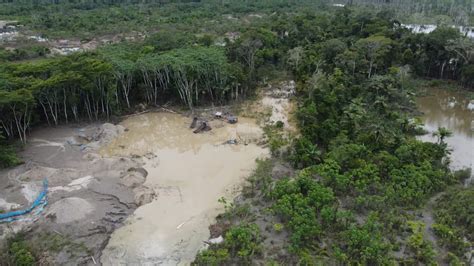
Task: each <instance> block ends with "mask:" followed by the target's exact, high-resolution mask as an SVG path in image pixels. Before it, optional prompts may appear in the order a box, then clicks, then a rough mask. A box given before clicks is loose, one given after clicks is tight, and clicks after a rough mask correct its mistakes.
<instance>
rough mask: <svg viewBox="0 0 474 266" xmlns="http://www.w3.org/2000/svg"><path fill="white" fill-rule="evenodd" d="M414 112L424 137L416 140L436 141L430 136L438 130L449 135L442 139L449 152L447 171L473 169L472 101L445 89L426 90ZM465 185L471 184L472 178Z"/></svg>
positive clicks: (473, 129)
mask: <svg viewBox="0 0 474 266" xmlns="http://www.w3.org/2000/svg"><path fill="white" fill-rule="evenodd" d="M417 105H418V109H419V110H420V111H421V112H423V115H422V117H421V118H422V121H423V123H424V124H425V129H426V130H427V131H428V134H426V135H423V136H421V137H420V139H422V140H424V141H432V142H433V141H436V137H434V136H433V135H432V133H433V132H435V131H436V130H437V129H438V128H439V127H445V128H447V129H449V130H450V131H451V132H452V133H453V134H452V136H451V137H448V138H447V139H446V142H447V144H448V147H449V148H450V149H451V160H452V162H451V167H452V168H453V169H454V170H457V169H462V168H467V167H470V168H471V169H472V168H473V165H474V138H473V133H474V101H473V100H470V99H469V97H468V95H467V93H465V92H460V91H453V90H447V89H438V88H430V89H429V90H428V91H427V95H426V96H423V97H419V98H418V99H417ZM466 182H472V175H471V178H470V179H469V180H466Z"/></svg>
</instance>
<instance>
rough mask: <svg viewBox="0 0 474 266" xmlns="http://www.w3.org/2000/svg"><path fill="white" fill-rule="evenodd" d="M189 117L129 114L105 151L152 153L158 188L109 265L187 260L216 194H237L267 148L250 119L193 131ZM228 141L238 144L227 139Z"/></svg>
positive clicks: (110, 251)
mask: <svg viewBox="0 0 474 266" xmlns="http://www.w3.org/2000/svg"><path fill="white" fill-rule="evenodd" d="M190 121H191V120H190V119H189V118H186V117H184V116H181V115H177V114H170V113H148V114H143V115H139V116H134V117H130V118H128V119H127V120H125V121H124V122H123V123H122V124H123V125H124V126H125V127H126V128H127V129H128V131H127V132H125V133H124V134H123V135H121V136H120V137H118V138H117V139H116V140H115V141H114V142H112V144H111V145H110V146H108V147H107V148H105V149H104V150H103V154H105V155H108V156H114V155H129V156H130V155H134V154H135V155H144V156H146V157H148V160H147V162H146V164H145V166H144V167H145V169H146V170H147V171H148V173H149V174H148V177H147V180H146V183H145V185H146V186H148V187H151V188H153V189H154V190H155V192H156V193H157V197H156V199H155V200H154V201H153V202H151V203H150V204H147V205H144V206H142V207H140V208H138V209H137V210H136V211H135V213H134V215H133V216H132V217H130V218H129V219H127V221H126V223H125V225H124V226H123V227H122V228H120V229H118V230H117V231H115V232H114V233H113V235H112V237H111V239H110V241H109V244H108V245H107V247H106V249H105V250H104V252H103V255H102V257H101V262H102V263H103V264H104V265H130V264H135V265H138V264H140V265H156V264H162V265H178V264H189V263H190V262H191V261H193V260H194V257H195V255H196V253H197V252H198V251H199V250H200V249H201V248H202V247H203V246H204V243H203V241H205V240H208V239H209V230H208V226H209V225H210V224H212V223H213V222H214V217H215V216H216V215H217V214H218V213H220V212H221V211H222V206H221V204H220V203H218V199H219V198H220V197H222V196H224V197H227V198H229V197H232V196H234V195H235V194H236V192H237V190H238V189H239V187H240V185H241V183H242V181H243V179H244V178H245V177H246V176H247V175H248V174H249V173H250V171H251V170H252V169H253V168H254V167H255V159H256V158H259V157H264V156H266V155H267V154H268V152H267V150H266V149H264V148H262V147H259V146H257V145H256V144H255V143H256V142H257V141H258V140H259V139H260V138H261V135H262V131H261V129H260V128H259V127H258V126H257V124H256V123H255V121H254V120H252V119H244V118H239V122H238V123H237V124H235V125H230V124H227V123H224V122H222V121H219V120H214V121H211V122H210V124H211V127H212V128H213V130H212V131H209V132H205V133H202V134H193V133H192V130H190V129H189V123H190ZM230 139H237V140H238V141H239V144H237V145H230V144H223V143H224V142H226V141H227V140H230ZM244 143H246V144H244Z"/></svg>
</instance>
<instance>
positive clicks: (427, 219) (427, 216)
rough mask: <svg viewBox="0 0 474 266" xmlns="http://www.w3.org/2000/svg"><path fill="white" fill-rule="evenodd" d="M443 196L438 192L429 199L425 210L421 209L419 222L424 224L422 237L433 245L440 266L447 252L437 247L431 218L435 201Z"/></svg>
mask: <svg viewBox="0 0 474 266" xmlns="http://www.w3.org/2000/svg"><path fill="white" fill-rule="evenodd" d="M443 194H444V192H440V193H438V194H436V195H434V196H433V197H431V199H430V200H429V201H428V202H427V203H426V205H425V208H423V210H422V217H421V221H423V223H424V224H425V232H424V236H425V238H426V239H428V240H429V241H430V242H431V243H432V244H433V248H434V250H435V251H436V253H437V256H436V261H437V262H438V263H441V264H442V263H443V258H444V257H445V255H446V254H447V251H446V250H445V249H444V248H442V247H441V246H440V245H438V239H437V237H436V235H435V233H434V230H433V225H434V224H435V219H434V216H433V207H434V204H435V203H436V200H437V199H439V197H441V196H442V195H443Z"/></svg>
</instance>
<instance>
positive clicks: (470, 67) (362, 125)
mask: <svg viewBox="0 0 474 266" xmlns="http://www.w3.org/2000/svg"><path fill="white" fill-rule="evenodd" d="M4 2H7V3H6V4H3V5H1V4H0V7H1V8H0V17H2V16H5V17H6V18H8V19H18V20H20V21H21V23H23V24H24V25H25V26H26V27H29V29H32V30H36V31H38V32H43V33H44V34H45V35H46V36H48V37H54V36H72V35H75V34H78V36H80V38H90V37H91V36H94V35H96V34H105V33H111V32H116V31H122V30H143V31H147V32H148V34H147V37H146V38H145V39H144V40H143V41H134V42H121V43H118V44H111V45H106V46H102V47H100V48H99V49H97V50H95V51H90V52H84V53H75V54H72V55H69V56H56V57H45V56H44V55H38V57H37V58H36V59H35V60H24V59H27V58H17V57H11V55H9V54H8V53H9V52H7V51H4V54H6V56H4V57H1V56H0V60H1V61H0V130H1V131H2V134H1V138H2V139H1V140H0V142H1V143H2V144H1V145H3V146H1V147H0V148H1V152H0V165H1V166H10V165H15V164H17V163H19V160H18V158H17V157H16V156H15V155H14V148H13V147H12V146H11V144H12V143H17V142H18V141H19V142H21V143H23V144H24V143H26V141H27V138H28V133H29V131H30V129H31V128H32V127H34V126H35V125H38V124H49V125H52V126H54V125H58V124H63V123H70V122H77V121H84V120H86V121H96V120H107V119H111V118H112V117H114V116H120V115H121V114H125V113H128V112H132V111H134V110H135V108H136V106H137V105H139V104H145V105H146V106H149V107H152V106H159V105H162V104H165V103H169V102H171V103H173V104H175V105H179V106H183V107H185V108H189V109H191V110H193V109H194V108H195V107H196V106H203V105H208V104H211V103H213V104H226V103H229V102H235V101H240V100H243V99H245V98H248V97H249V96H252V95H253V94H254V93H255V91H256V89H257V88H258V86H259V85H260V84H262V82H263V81H264V80H272V79H277V78H278V77H281V76H291V77H292V78H293V79H295V81H296V83H297V97H296V98H297V111H296V119H297V123H298V128H299V132H300V135H299V136H298V137H295V138H294V139H292V140H290V142H291V145H290V148H289V152H288V154H287V155H286V156H284V157H283V158H281V159H282V160H286V161H288V162H291V164H292V165H293V167H294V168H295V169H299V170H300V171H298V174H297V175H296V176H294V177H291V178H290V177H288V178H284V179H281V180H273V179H272V178H271V176H269V174H268V171H266V168H268V167H269V166H268V164H269V163H271V162H261V163H260V167H259V170H257V172H256V174H255V176H254V177H253V179H252V180H253V183H252V188H251V190H250V192H248V193H247V194H246V197H247V198H248V199H249V201H250V202H252V204H253V205H255V206H264V207H265V210H266V211H268V212H270V213H271V215H272V217H274V218H275V219H277V221H278V223H275V224H274V230H277V231H282V230H284V231H285V232H287V234H288V238H287V239H285V241H286V242H285V243H286V247H287V250H288V252H287V253H285V254H284V255H275V257H272V260H273V261H270V260H269V261H266V262H267V263H270V265H272V264H271V263H273V262H275V263H276V262H277V261H278V262H280V263H282V264H294V263H299V264H301V265H312V264H317V263H320V264H330V265H332V264H350V265H353V264H354V265H356V264H364V265H386V264H393V263H401V264H404V265H405V264H406V265H417V264H420V263H421V264H435V263H440V261H439V260H438V259H437V258H438V257H437V255H436V250H435V248H434V247H433V243H431V242H430V241H428V240H426V239H425V238H423V233H424V228H423V227H424V225H423V224H422V223H421V222H420V221H418V220H417V219H416V210H417V209H418V208H420V207H422V206H423V205H424V204H425V203H426V202H427V200H428V199H429V198H430V197H432V196H433V195H434V194H435V193H438V192H441V191H444V190H446V188H447V187H448V186H450V187H451V188H450V190H449V191H447V192H446V193H445V194H444V196H443V198H442V199H441V200H439V201H438V202H437V203H436V204H437V212H436V222H437V223H436V232H435V233H436V235H437V236H439V238H440V239H442V240H443V242H442V244H441V245H442V246H443V247H445V248H446V249H447V250H448V251H449V253H448V254H443V255H446V256H443V257H442V258H441V259H442V262H445V263H452V264H453V265H462V264H460V263H462V262H463V261H465V260H466V258H465V257H464V254H465V253H466V252H467V251H468V250H469V245H468V244H466V241H467V243H471V244H472V243H473V241H474V238H473V235H472V229H473V225H472V223H473V221H474V213H473V211H472V208H471V209H469V210H466V211H465V212H463V210H464V209H463V207H466V205H469V204H470V203H472V201H473V200H474V195H473V193H472V187H470V188H461V187H457V185H458V184H459V182H460V181H461V179H462V178H465V177H466V175H469V173H467V174H466V173H464V174H463V173H461V172H457V173H453V172H451V171H450V170H449V159H448V157H449V149H448V147H447V144H446V143H445V138H446V137H447V136H448V135H449V132H448V131H446V130H444V129H442V128H441V129H439V131H438V132H437V136H438V142H437V143H425V142H421V141H418V140H416V138H415V135H416V134H417V133H418V132H419V131H420V125H419V123H417V122H416V119H414V117H416V115H417V113H416V108H415V106H414V95H415V93H416V86H417V82H416V80H415V79H449V80H454V81H456V82H458V83H459V84H460V86H462V87H464V88H465V89H466V90H472V89H473V88H474V42H473V40H471V39H468V38H466V37H465V36H463V35H462V34H461V33H460V32H459V31H458V30H457V29H455V28H451V27H448V26H442V25H440V27H438V28H437V29H436V30H434V31H433V32H431V33H429V34H415V33H412V32H410V31H409V30H408V29H406V28H404V27H402V26H401V23H400V20H399V19H398V15H399V14H401V13H397V12H402V11H403V12H406V9H402V8H399V7H400V6H402V7H404V8H406V7H407V6H409V7H410V6H411V7H412V6H414V5H415V6H422V8H421V9H420V8H418V9H417V10H414V12H427V9H428V7H427V6H429V8H431V9H430V11H431V12H433V14H434V15H436V14H449V15H450V16H452V18H453V22H456V19H457V18H458V14H457V13H456V12H458V11H459V10H460V9H462V10H463V11H464V12H465V13H466V16H467V17H469V16H471V14H472V4H471V5H469V3H470V1H466V2H462V1H431V2H430V1H406V2H405V1H383V2H384V3H380V5H388V4H390V5H393V8H398V9H395V11H393V10H391V9H388V10H385V9H384V10H373V11H369V10H367V9H365V8H358V7H357V5H358V4H375V5H379V3H378V1H356V0H354V1H350V2H352V4H353V6H350V7H349V6H347V7H344V8H340V7H332V6H331V5H330V4H332V2H330V3H323V2H319V1H314V2H313V1H202V2H197V1H183V2H186V3H170V1H135V2H134V1H124V2H125V4H127V5H119V4H122V1H110V2H107V1H104V2H103V3H96V1H67V3H64V2H66V1H53V4H55V5H40V6H39V7H38V9H35V11H32V10H31V7H30V3H24V1H18V3H21V4H18V3H17V1H4ZM44 2H46V1H37V2H34V3H33V5H35V4H41V3H44ZM47 2H49V1H47ZM136 2H138V3H136ZM148 2H152V3H148ZM387 2H390V3H387ZM420 2H422V3H424V4H421V3H420ZM467 2H469V3H467ZM405 3H406V4H405ZM428 3H429V4H428ZM109 4H110V5H112V6H109ZM128 5H130V6H128ZM162 5H163V7H162V9H160V6H162ZM69 6H74V7H75V8H71V9H68V8H67V7H69ZM447 8H448V9H449V10H450V11H449V12H451V13H445V12H446V10H447ZM425 9H426V10H425ZM396 10H401V11H396ZM32 12H38V13H37V14H46V13H47V14H48V15H45V16H43V15H38V16H32V15H31V14H32ZM255 12H258V15H257V16H255V14H254V13H255ZM64 14H68V15H66V16H65V15H64ZM227 14H232V16H233V17H232V18H230V19H229V18H226V17H225V16H224V15H227ZM249 14H254V16H250V17H249ZM117 21H120V22H119V23H118V24H116V23H115V22H117ZM467 21H469V19H468V20H467ZM463 23H469V22H466V21H464V22H463ZM156 25H159V29H157V30H154V31H152V28H153V27H154V26H155V27H156ZM465 25H466V24H465ZM124 27H126V29H125V28H124ZM229 32H230V33H232V34H227V33H229ZM0 55H1V50H0ZM19 59H22V60H19ZM283 73H284V74H283ZM275 130H278V129H277V128H276V129H275ZM267 170H268V169H267ZM259 171H260V172H259ZM446 202H451V203H452V204H451V205H450V204H446ZM471 205H472V204H471ZM262 208H263V207H262ZM248 212H250V211H249V210H248V209H246V206H245V205H236V206H230V207H229V208H228V213H227V214H226V215H224V216H223V218H222V219H223V220H227V221H228V222H229V223H231V224H232V226H230V227H229V228H228V230H227V231H226V233H225V242H224V244H220V245H213V246H211V247H210V249H209V250H207V251H204V252H202V253H200V254H199V255H198V257H197V259H196V264H199V265H222V264H226V263H229V264H232V263H243V262H245V263H247V264H251V261H252V260H261V259H263V260H266V258H265V257H264V256H263V254H264V252H263V250H264V249H265V247H264V246H263V244H262V243H263V240H262V239H261V237H260V233H259V229H258V227H256V226H255V224H253V222H252V217H253V216H252V215H251V214H248ZM246 213H247V214H246ZM464 237H465V238H466V240H464ZM402 248H403V249H404V250H406V251H407V252H408V253H409V254H411V255H410V256H409V257H404V256H402V257H400V256H396V255H395V254H396V253H397V251H400V249H402Z"/></svg>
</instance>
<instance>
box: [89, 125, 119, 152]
mask: <svg viewBox="0 0 474 266" xmlns="http://www.w3.org/2000/svg"><path fill="white" fill-rule="evenodd" d="M124 131H125V128H124V127H123V126H121V125H114V124H110V123H105V124H102V125H101V126H100V127H99V128H97V130H96V131H95V132H94V133H93V134H92V136H91V137H90V139H91V141H90V143H88V144H87V147H88V148H91V149H94V150H95V149H98V148H100V147H102V146H104V145H106V144H108V143H110V142H111V141H112V140H113V139H115V138H116V137H117V136H119V135H120V134H122V133H123V132H124Z"/></svg>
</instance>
